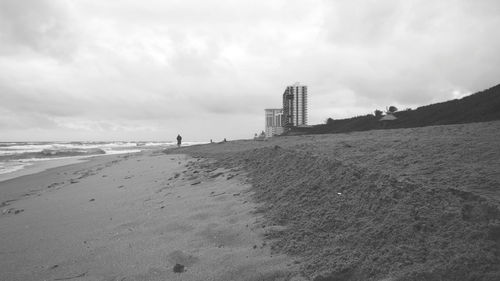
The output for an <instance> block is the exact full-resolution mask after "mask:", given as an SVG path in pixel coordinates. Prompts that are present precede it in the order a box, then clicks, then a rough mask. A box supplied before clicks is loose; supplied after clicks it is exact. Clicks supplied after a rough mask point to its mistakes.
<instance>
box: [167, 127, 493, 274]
mask: <svg viewBox="0 0 500 281" xmlns="http://www.w3.org/2000/svg"><path fill="white" fill-rule="evenodd" d="M498 139H500V122H488V123H477V124H466V125H452V126H435V127H428V128H414V129H402V130H379V131H370V132H358V133H350V134H336V135H320V136H318V135H310V136H298V137H280V138H275V139H271V140H268V141H235V142H230V143H223V144H213V145H205V146H195V147H190V148H184V149H179V150H176V151H175V152H176V153H179V152H183V153H189V154H190V155H195V156H203V157H211V158H212V159H216V160H217V163H218V165H220V166H221V167H226V168H230V167H240V168H242V169H244V170H245V171H247V172H248V177H249V182H250V183H251V184H252V185H253V191H254V192H255V197H254V198H255V200H256V201H258V202H263V203H264V204H263V205H262V206H261V207H260V210H261V211H262V213H263V214H264V215H265V217H266V221H267V223H268V224H277V225H281V226H283V227H285V229H286V231H280V230H278V231H276V232H274V233H271V234H270V236H269V237H270V238H272V239H274V242H273V243H271V247H272V249H273V252H275V253H287V254H290V255H292V256H295V257H298V258H300V259H302V261H303V262H302V263H301V270H302V272H303V273H304V275H305V276H307V277H309V278H311V279H314V280H499V279H500V254H499V253H500V250H499V249H500V239H499V237H500V208H499V205H500V202H499V198H500V189H499V184H498V183H500V173H498V171H500V143H499V142H498Z"/></svg>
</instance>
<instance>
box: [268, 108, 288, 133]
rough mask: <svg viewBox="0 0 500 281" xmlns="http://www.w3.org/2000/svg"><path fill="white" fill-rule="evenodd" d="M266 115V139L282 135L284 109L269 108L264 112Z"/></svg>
mask: <svg viewBox="0 0 500 281" xmlns="http://www.w3.org/2000/svg"><path fill="white" fill-rule="evenodd" d="M264 111H265V113H266V131H265V132H266V137H268V138H270V137H272V136H275V135H279V134H282V133H283V131H284V129H283V109H282V108H269V109H265V110H264Z"/></svg>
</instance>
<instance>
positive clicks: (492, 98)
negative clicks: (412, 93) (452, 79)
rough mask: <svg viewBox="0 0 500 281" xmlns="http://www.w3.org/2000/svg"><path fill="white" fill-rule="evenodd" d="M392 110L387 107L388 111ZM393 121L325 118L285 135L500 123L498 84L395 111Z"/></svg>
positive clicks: (367, 117)
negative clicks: (440, 101) (458, 97)
mask: <svg viewBox="0 0 500 281" xmlns="http://www.w3.org/2000/svg"><path fill="white" fill-rule="evenodd" d="M391 109H392V110H394V109H395V108H392V107H390V108H389V111H391ZM394 116H396V117H397V119H396V120H391V121H380V118H381V117H382V111H380V110H376V111H375V115H373V114H367V115H365V116H357V117H353V118H349V119H340V120H334V119H332V118H328V119H327V121H326V124H321V125H315V126H312V127H308V128H293V130H292V131H290V132H288V134H302V133H305V134H328V133H345V132H351V131H367V130H374V129H396V128H413V127H424V126H434V125H450V124H464V123H473V122H487V121H493V120H500V85H497V86H494V87H492V88H490V89H487V90H484V91H482V92H478V93H475V94H472V95H470V96H467V97H464V98H462V99H455V100H450V101H446V102H442V103H435V104H431V105H426V106H422V107H419V108H417V109H415V110H410V109H408V110H405V111H399V112H395V113H394Z"/></svg>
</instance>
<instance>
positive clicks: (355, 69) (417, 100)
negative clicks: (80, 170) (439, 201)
mask: <svg viewBox="0 0 500 281" xmlns="http://www.w3.org/2000/svg"><path fill="white" fill-rule="evenodd" d="M498 27H500V1H498V0H478V1H471V0H443V1H428V0H419V1H416V0H405V1H400V0H379V1H375V0H324V1H320V0H307V1H306V0H290V1H280V0H241V1H240V0H227V1H222V0H213V1H208V0H141V1H139V0H136V1H132V0H120V1H113V0H32V1H28V0H26V1H19V0H0V141H56V140H58V141H72V140H82V141H96V140H103V141H106V140H174V139H175V137H176V136H177V134H181V135H182V136H183V137H184V140H191V141H208V140H210V139H213V140H214V141H220V140H222V139H223V138H227V139H228V140H231V139H244V138H252V137H253V135H254V133H257V132H260V131H262V130H264V109H265V108H280V107H281V106H282V105H281V102H282V94H283V92H284V90H285V88H286V86H288V85H292V84H294V83H295V82H300V83H301V84H304V85H307V86H308V93H309V124H319V123H323V122H324V121H325V120H326V119H327V118H329V117H331V118H334V119H341V118H346V117H352V116H357V115H366V114H369V113H372V112H373V111H374V110H375V109H382V110H384V109H385V108H386V107H387V106H390V105H394V106H396V107H398V108H399V109H406V108H416V107H418V106H422V105H426V104H430V103H435V102H441V101H446V100H450V99H454V98H460V97H463V96H465V95H468V94H471V93H475V92H478V91H481V90H484V89H487V88H490V87H492V86H494V85H497V84H499V83H500V55H499V51H498V50H500V36H499V29H498Z"/></svg>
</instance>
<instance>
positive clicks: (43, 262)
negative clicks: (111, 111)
mask: <svg viewBox="0 0 500 281" xmlns="http://www.w3.org/2000/svg"><path fill="white" fill-rule="evenodd" d="M0 200H1V201H0V202H1V204H2V207H1V210H2V214H1V216H0V268H1V270H0V280H70V279H71V280H120V281H125V280H289V279H290V278H294V279H295V280H300V278H299V277H293V276H295V275H297V274H296V272H297V267H298V266H297V263H296V262H295V261H294V260H293V259H291V258H290V257H288V256H286V255H284V254H271V251H270V247H269V244H268V243H269V241H268V240H267V242H266V240H264V235H265V233H266V232H267V231H268V230H267V229H266V228H265V227H263V218H262V214H260V213H258V212H255V210H256V208H257V207H258V205H257V204H256V203H254V202H253V201H252V199H251V189H250V186H249V185H248V184H246V183H245V182H244V173H243V172H242V171H238V170H228V169H223V168H219V169H216V168H214V167H213V164H211V163H210V162H208V161H206V160H204V159H195V158H191V157H189V156H185V155H166V154H165V153H162V152H158V151H157V152H154V151H153V152H145V153H137V154H129V155H114V156H101V157H95V158H92V159H90V160H89V161H88V162H84V163H78V164H74V165H68V166H63V167H58V168H53V169H49V170H47V171H44V172H41V173H38V174H32V175H26V176H23V177H19V178H15V179H11V180H7V181H4V182H1V183H0ZM176 264H180V265H182V266H184V268H182V267H180V266H178V269H182V270H181V271H182V272H174V271H173V269H174V266H175V265H176Z"/></svg>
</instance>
